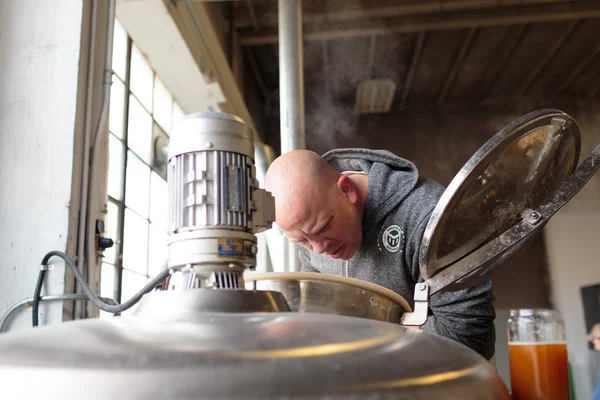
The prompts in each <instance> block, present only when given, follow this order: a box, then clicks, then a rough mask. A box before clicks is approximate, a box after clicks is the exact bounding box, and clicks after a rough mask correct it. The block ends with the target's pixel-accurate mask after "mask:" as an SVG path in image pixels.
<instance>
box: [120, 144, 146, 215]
mask: <svg viewBox="0 0 600 400" xmlns="http://www.w3.org/2000/svg"><path fill="white" fill-rule="evenodd" d="M125 179H126V182H125V186H126V188H125V205H126V206H127V207H130V208H131V209H133V210H134V211H136V212H137V213H138V214H140V215H141V216H142V217H144V218H148V207H149V204H150V167H148V166H147V165H146V164H144V163H143V162H142V161H141V160H140V159H139V158H138V157H137V156H136V155H135V154H133V153H132V152H131V150H130V151H128V152H127V173H126V177H125Z"/></svg>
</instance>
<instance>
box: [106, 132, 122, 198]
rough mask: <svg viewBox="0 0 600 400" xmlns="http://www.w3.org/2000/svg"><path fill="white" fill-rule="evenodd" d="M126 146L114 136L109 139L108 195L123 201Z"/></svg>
mask: <svg viewBox="0 0 600 400" xmlns="http://www.w3.org/2000/svg"><path fill="white" fill-rule="evenodd" d="M124 155H125V146H124V145H123V143H122V142H121V141H120V140H119V139H117V138H116V137H115V136H114V135H112V134H111V135H110V136H109V138H108V195H109V196H111V197H113V198H115V199H117V200H120V201H122V200H123V167H124V162H123V157H124Z"/></svg>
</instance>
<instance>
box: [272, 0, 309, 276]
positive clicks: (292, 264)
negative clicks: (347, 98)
mask: <svg viewBox="0 0 600 400" xmlns="http://www.w3.org/2000/svg"><path fill="white" fill-rule="evenodd" d="M278 4H279V13H278V14H279V95H280V101H279V107H280V125H281V128H280V129H281V154H284V153H287V152H289V151H292V150H297V149H304V148H306V136H305V131H304V129H305V128H304V72H303V65H304V61H303V58H304V57H303V54H304V52H303V43H302V1H301V0H279V2H278ZM283 246H284V252H283V258H284V259H283V263H284V270H286V271H300V269H301V265H300V260H299V258H298V249H297V248H296V245H294V244H293V243H292V242H290V241H288V240H287V239H284V240H283Z"/></svg>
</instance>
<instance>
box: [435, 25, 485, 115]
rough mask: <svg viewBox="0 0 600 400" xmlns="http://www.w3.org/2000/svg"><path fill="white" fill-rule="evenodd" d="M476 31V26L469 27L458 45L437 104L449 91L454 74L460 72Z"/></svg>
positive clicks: (442, 100)
mask: <svg viewBox="0 0 600 400" xmlns="http://www.w3.org/2000/svg"><path fill="white" fill-rule="evenodd" d="M476 32H477V28H471V29H469V31H468V32H467V36H466V37H465V40H464V41H463V43H462V46H460V49H459V51H458V55H457V57H456V59H455V61H454V64H453V65H452V69H451V70H450V73H449V74H448V78H447V79H446V83H445V84H444V87H443V89H442V92H441V93H440V97H439V98H438V101H437V103H438V105H440V104H442V103H443V102H444V100H445V99H446V96H447V95H448V93H449V92H450V89H451V88H452V84H453V83H454V80H455V79H456V76H457V75H458V73H459V72H460V70H461V68H462V65H463V63H464V61H465V58H466V56H467V53H468V52H469V48H470V47H471V43H473V38H474V37H475V33H476Z"/></svg>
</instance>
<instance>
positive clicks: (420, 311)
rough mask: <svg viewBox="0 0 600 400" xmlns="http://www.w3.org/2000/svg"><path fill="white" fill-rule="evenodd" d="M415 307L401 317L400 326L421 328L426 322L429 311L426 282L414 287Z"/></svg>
mask: <svg viewBox="0 0 600 400" xmlns="http://www.w3.org/2000/svg"><path fill="white" fill-rule="evenodd" d="M414 300H415V306H414V311H413V312H411V313H406V314H404V315H403V316H402V320H401V321H400V324H401V325H405V326H421V325H423V324H424V323H425V322H426V321H427V314H428V311H429V285H428V284H427V283H426V282H419V283H417V285H416V286H415V296H414Z"/></svg>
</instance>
